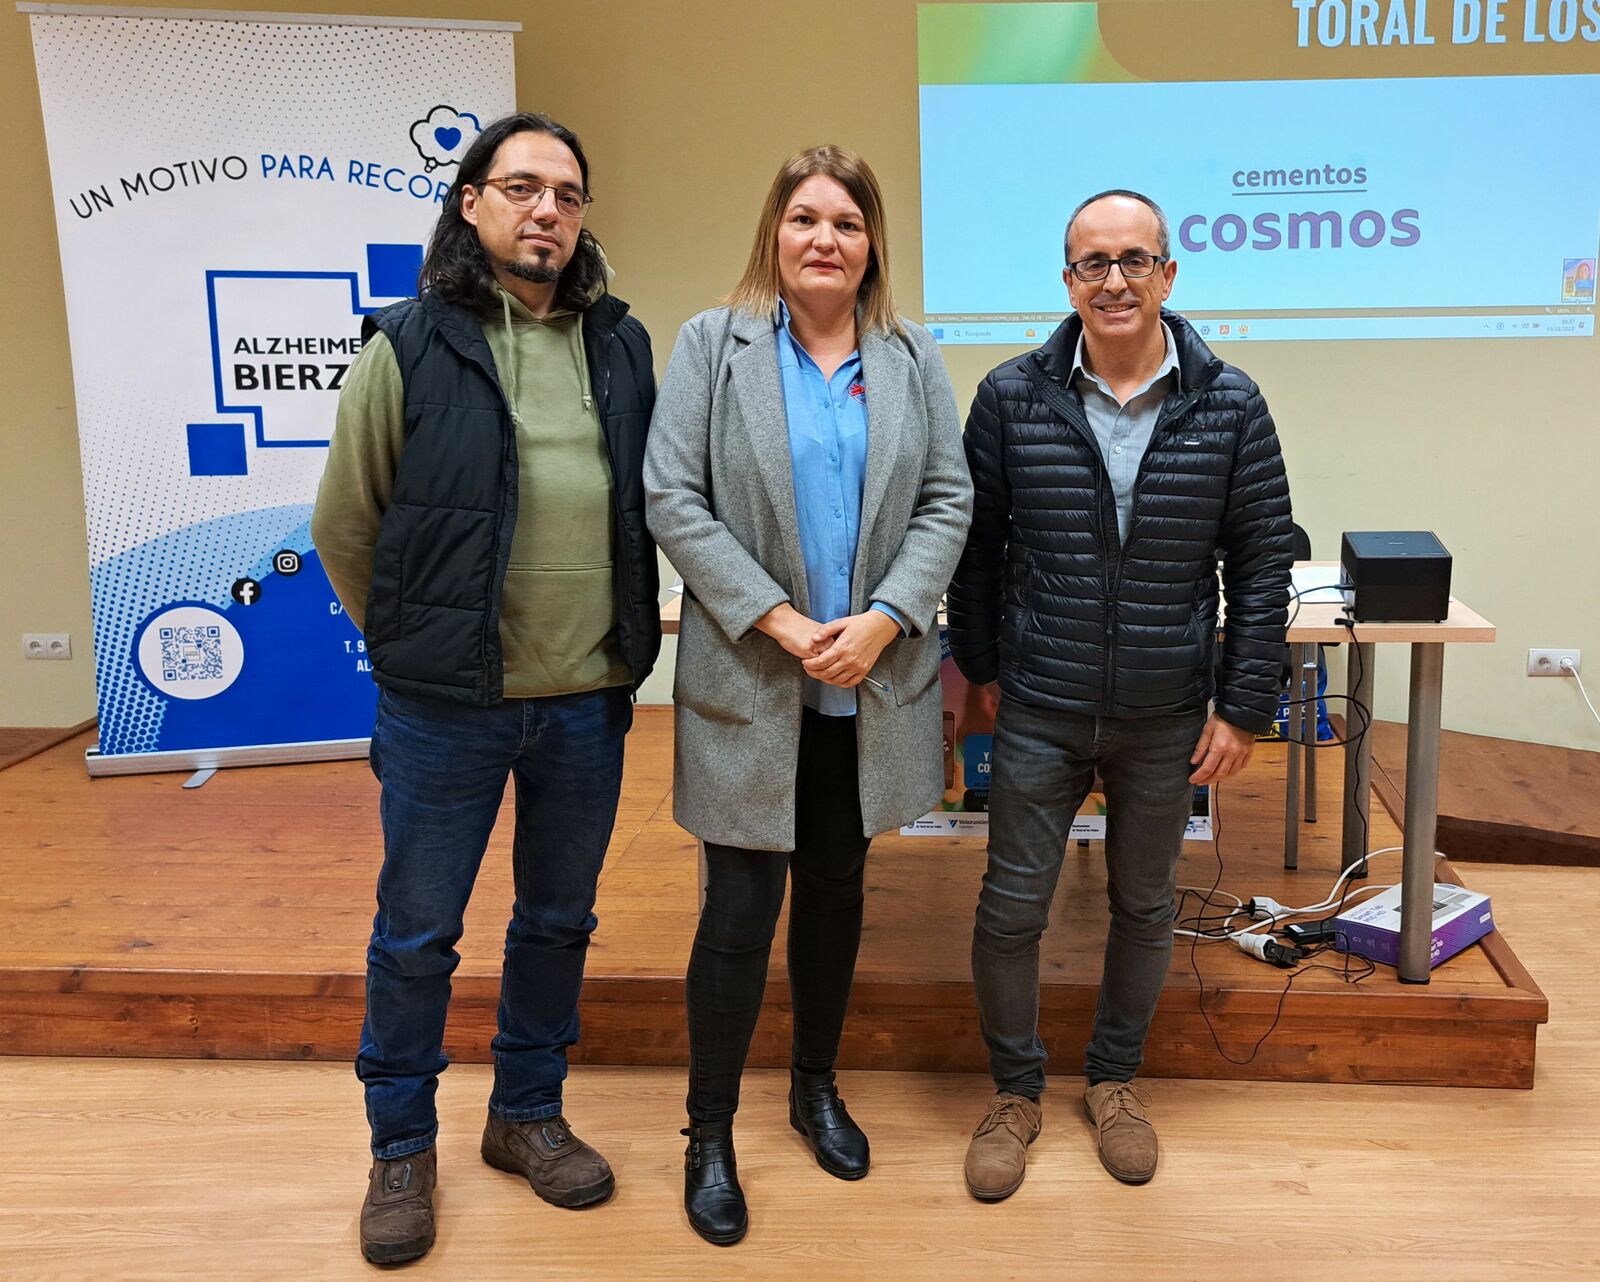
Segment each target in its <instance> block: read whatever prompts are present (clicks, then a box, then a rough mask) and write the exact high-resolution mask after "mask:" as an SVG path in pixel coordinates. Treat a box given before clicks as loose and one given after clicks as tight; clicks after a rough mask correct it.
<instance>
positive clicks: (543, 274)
mask: <svg viewBox="0 0 1600 1282" xmlns="http://www.w3.org/2000/svg"><path fill="white" fill-rule="evenodd" d="M500 265H501V267H502V268H504V269H505V273H506V275H508V276H515V277H516V278H517V279H518V280H525V281H527V282H528V283H529V284H531V285H554V284H555V283H556V282H557V281H558V280H560V279H561V272H560V270H559V269H557V268H555V267H552V266H550V264H549V263H547V262H545V263H525V262H523V261H522V260H521V259H516V258H514V259H512V260H510V261H509V262H505V263H501V264H500Z"/></svg>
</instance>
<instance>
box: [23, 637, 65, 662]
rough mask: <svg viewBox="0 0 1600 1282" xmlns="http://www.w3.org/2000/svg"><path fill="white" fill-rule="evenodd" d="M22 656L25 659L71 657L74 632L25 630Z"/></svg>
mask: <svg viewBox="0 0 1600 1282" xmlns="http://www.w3.org/2000/svg"><path fill="white" fill-rule="evenodd" d="M22 656H23V658H25V659H70V658H71V657H72V634H71V633H70V632H24V633H23V634H22Z"/></svg>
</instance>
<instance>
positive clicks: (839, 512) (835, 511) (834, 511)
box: [833, 508, 844, 516]
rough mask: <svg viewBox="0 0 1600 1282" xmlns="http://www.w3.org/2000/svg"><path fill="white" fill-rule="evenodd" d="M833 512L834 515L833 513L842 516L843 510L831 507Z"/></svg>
mask: <svg viewBox="0 0 1600 1282" xmlns="http://www.w3.org/2000/svg"><path fill="white" fill-rule="evenodd" d="M833 514H834V515H835V516H843V515H844V513H843V512H841V511H840V510H839V509H838V508H834V509H833Z"/></svg>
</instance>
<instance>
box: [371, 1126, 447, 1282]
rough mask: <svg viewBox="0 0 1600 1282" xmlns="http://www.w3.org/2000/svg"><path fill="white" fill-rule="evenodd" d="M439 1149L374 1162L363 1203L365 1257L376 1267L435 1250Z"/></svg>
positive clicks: (375, 1159) (427, 1149)
mask: <svg viewBox="0 0 1600 1282" xmlns="http://www.w3.org/2000/svg"><path fill="white" fill-rule="evenodd" d="M438 1174H439V1170H438V1154H437V1150H435V1149H431V1148H425V1149H423V1150H422V1152H420V1153H412V1154H411V1155H410V1156H409V1157H395V1158H390V1159H389V1160H388V1161H384V1160H383V1159H381V1158H374V1159H373V1162H372V1170H371V1171H370V1172H369V1173H368V1175H367V1197H366V1200H365V1201H364V1202H362V1203H361V1254H362V1255H364V1256H366V1257H367V1259H368V1260H370V1261H371V1262H372V1263H373V1264H404V1263H405V1262H406V1261H407V1260H415V1259H419V1258H420V1257H422V1256H424V1255H426V1254H427V1253H428V1249H429V1248H430V1247H431V1246H432V1245H433V1186H434V1184H435V1182H436V1181H437V1179H438Z"/></svg>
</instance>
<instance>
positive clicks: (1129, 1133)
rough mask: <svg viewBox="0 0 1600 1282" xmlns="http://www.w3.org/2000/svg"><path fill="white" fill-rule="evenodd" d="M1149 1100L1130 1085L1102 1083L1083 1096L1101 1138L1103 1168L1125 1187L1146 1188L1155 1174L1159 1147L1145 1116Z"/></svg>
mask: <svg viewBox="0 0 1600 1282" xmlns="http://www.w3.org/2000/svg"><path fill="white" fill-rule="evenodd" d="M1149 1103H1150V1097H1149V1096H1148V1095H1146V1094H1145V1093H1144V1092H1143V1091H1141V1090H1140V1089H1139V1088H1138V1087H1137V1086H1135V1085H1133V1083H1131V1082H1101V1083H1100V1084H1099V1085H1097V1086H1091V1087H1089V1089H1088V1090H1086V1091H1085V1092H1084V1093H1083V1111H1084V1112H1085V1113H1087V1114H1088V1116H1089V1120H1090V1121H1091V1122H1093V1123H1094V1126H1095V1130H1096V1131H1097V1132H1098V1136H1099V1140H1098V1142H1099V1147H1100V1165H1101V1166H1103V1167H1105V1168H1106V1170H1108V1171H1110V1172H1111V1173H1112V1174H1113V1175H1115V1176H1116V1177H1117V1178H1118V1179H1119V1180H1121V1181H1122V1182H1123V1183H1124V1184H1144V1183H1147V1182H1148V1181H1149V1179H1150V1177H1151V1176H1152V1175H1154V1174H1155V1173H1156V1159H1157V1158H1158V1157H1159V1156H1160V1146H1159V1145H1158V1144H1157V1143H1156V1128H1155V1127H1153V1126H1151V1125H1150V1119H1149V1118H1147V1117H1146V1116H1145V1115H1144V1110H1145V1108H1146V1107H1147V1106H1148V1105H1149Z"/></svg>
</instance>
